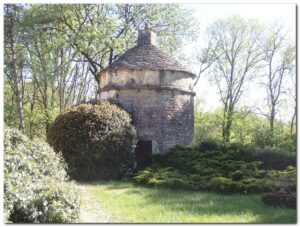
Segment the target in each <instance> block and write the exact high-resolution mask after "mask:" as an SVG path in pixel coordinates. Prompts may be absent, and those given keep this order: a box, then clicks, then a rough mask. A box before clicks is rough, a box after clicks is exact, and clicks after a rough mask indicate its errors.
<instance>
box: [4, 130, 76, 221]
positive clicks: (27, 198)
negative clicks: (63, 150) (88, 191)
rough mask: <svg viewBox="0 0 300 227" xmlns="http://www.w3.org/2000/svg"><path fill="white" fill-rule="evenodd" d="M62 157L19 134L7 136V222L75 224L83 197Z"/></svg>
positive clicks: (6, 131)
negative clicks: (69, 178)
mask: <svg viewBox="0 0 300 227" xmlns="http://www.w3.org/2000/svg"><path fill="white" fill-rule="evenodd" d="M65 168H66V165H65V163H64V161H63V159H62V157H61V155H59V154H56V153H55V152H54V151H53V150H52V149H51V147H50V146H49V145H48V144H47V143H44V142H40V141H38V140H33V141H31V140H29V139H28V138H27V137H25V136H24V135H22V134H21V133H20V132H19V131H17V130H13V129H8V128H6V129H5V132H4V220H5V222H13V223H74V222H76V221H78V217H79V194H78V191H77V190H76V188H75V184H74V183H72V182H69V181H68V176H67V174H66V171H65Z"/></svg>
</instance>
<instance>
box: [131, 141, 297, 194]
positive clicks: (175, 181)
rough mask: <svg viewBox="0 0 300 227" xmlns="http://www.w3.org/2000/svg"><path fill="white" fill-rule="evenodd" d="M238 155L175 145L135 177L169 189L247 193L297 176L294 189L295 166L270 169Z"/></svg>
mask: <svg viewBox="0 0 300 227" xmlns="http://www.w3.org/2000/svg"><path fill="white" fill-rule="evenodd" d="M237 157H238V155H237V154H236V153H234V152H222V151H206V152H200V151H199V150H198V149H197V148H195V147H184V146H175V147H174V148H172V149H171V151H170V152H169V153H167V154H164V155H156V156H154V163H155V164H154V165H153V166H152V167H149V168H146V169H145V170H143V171H140V172H139V173H138V174H137V176H135V177H134V180H135V182H137V183H142V184H147V185H156V186H165V187H170V188H187V189H191V190H208V191H215V192H221V193H236V192H237V193H244V194H247V193H256V192H270V191H274V190H275V185H274V180H275V179H277V178H287V177H288V178H289V179H294V181H291V183H292V186H291V187H292V189H295V187H296V180H295V179H296V171H295V167H292V166H291V167H288V169H287V170H286V171H275V170H273V171H268V170H264V169H261V168H260V165H261V162H259V161H252V162H246V161H243V160H237Z"/></svg>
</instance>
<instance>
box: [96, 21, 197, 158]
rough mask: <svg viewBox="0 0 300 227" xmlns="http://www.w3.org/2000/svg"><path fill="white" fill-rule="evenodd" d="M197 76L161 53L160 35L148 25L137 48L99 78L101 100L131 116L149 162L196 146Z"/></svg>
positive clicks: (105, 70) (129, 51) (141, 149)
mask: <svg viewBox="0 0 300 227" xmlns="http://www.w3.org/2000/svg"><path fill="white" fill-rule="evenodd" d="M195 76H196V75H195V74H193V73H191V72H190V71H188V70H187V69H185V68H184V67H182V66H181V65H180V64H179V63H178V62H177V61H176V60H175V59H173V58H172V56H170V54H168V53H166V52H164V51H162V50H161V49H159V47H158V46H157V43H156V34H155V33H154V32H153V31H151V30H149V29H148V27H147V26H146V28H145V29H144V30H140V31H139V34H138V40H137V45H136V46H135V47H133V48H131V49H129V50H128V51H127V52H126V53H124V54H123V55H121V56H120V57H119V58H118V59H117V60H116V61H115V62H113V63H112V64H111V65H110V66H108V67H107V68H106V69H104V70H102V71H101V72H100V73H99V74H98V78H99V86H100V99H101V100H105V99H113V100H115V101H117V102H118V103H120V104H121V105H122V106H123V108H124V109H126V110H127V111H128V112H129V113H130V114H131V116H132V118H133V123H134V125H135V127H136V131H137V137H138V143H137V148H136V151H139V152H144V154H143V155H144V156H145V157H146V158H147V154H148V156H149V155H150V156H151V155H152V154H155V153H163V152H167V151H168V149H169V148H171V147H172V146H174V145H177V144H178V145H179V144H180V145H189V144H191V143H192V141H193V135H194V102H193V97H194V95H195V93H194V92H193V85H192V82H193V79H194V78H195ZM145 157H144V158H145ZM146 158H145V159H146Z"/></svg>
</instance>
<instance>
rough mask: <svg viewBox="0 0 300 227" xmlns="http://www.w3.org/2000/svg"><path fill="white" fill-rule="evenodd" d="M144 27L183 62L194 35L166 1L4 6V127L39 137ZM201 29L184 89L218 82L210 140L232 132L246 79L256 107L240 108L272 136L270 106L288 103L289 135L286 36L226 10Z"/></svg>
mask: <svg viewBox="0 0 300 227" xmlns="http://www.w3.org/2000/svg"><path fill="white" fill-rule="evenodd" d="M145 23H147V24H149V27H150V28H151V29H152V30H154V31H155V32H157V34H158V43H159V45H160V47H161V48H162V49H164V50H167V51H169V52H171V53H172V54H173V55H175V56H177V57H178V58H179V59H184V58H185V59H186V58H187V56H182V55H180V50H181V48H182V47H183V45H184V44H185V43H186V42H189V41H193V40H195V39H196V38H197V36H198V32H199V23H198V21H197V20H196V19H195V18H194V16H193V13H192V12H191V10H188V9H186V8H184V7H183V6H181V5H176V4H70V5H66V4H59V5H54V4H33V5H30V4H6V5H4V29H5V33H4V34H5V35H4V74H5V83H4V93H5V96H4V114H5V124H6V125H8V126H11V127H16V128H19V129H20V130H21V131H23V132H24V133H26V134H27V135H29V136H30V137H31V138H32V137H34V136H42V135H45V132H46V131H47V130H48V128H49V124H50V123H51V122H52V121H53V119H54V118H55V117H56V116H57V115H58V114H59V113H61V112H63V111H64V109H65V108H66V107H68V106H70V105H75V104H79V103H81V102H85V101H88V100H90V99H97V97H98V96H97V94H98V93H99V88H98V82H99V81H97V80H98V79H97V74H98V72H100V71H101V70H102V69H104V68H105V67H107V66H108V65H110V64H111V63H112V62H114V61H115V60H116V59H117V58H118V56H120V54H122V53H124V52H125V51H126V50H127V49H129V48H131V47H132V46H134V45H135V40H136V34H137V32H136V31H137V30H139V29H142V28H143V27H144V24H145ZM205 35H206V43H205V47H204V48H202V49H196V50H195V52H196V54H197V58H196V59H195V60H196V61H197V65H198V66H199V71H198V76H197V78H196V79H195V82H194V85H197V83H198V82H199V81H201V79H202V78H203V77H207V78H209V79H210V80H211V81H212V82H213V83H214V84H215V85H216V86H217V88H218V93H219V97H220V101H221V102H222V110H218V111H219V113H221V116H220V117H219V118H218V120H217V121H216V122H218V127H219V129H221V133H220V135H219V134H218V137H219V138H221V139H222V140H223V141H225V142H229V141H230V140H231V139H232V138H234V136H233V135H232V133H233V131H234V128H235V125H236V124H237V123H238V122H239V121H240V120H238V119H240V118H239V117H238V116H239V115H240V113H241V107H245V105H244V104H243V101H241V99H242V98H247V97H246V95H247V92H246V86H247V85H250V86H251V84H259V86H261V87H264V89H265V97H264V98H265V105H264V106H263V108H262V107H259V106H251V107H247V110H246V111H244V110H243V111H244V113H247V114H248V115H249V114H250V115H255V116H261V117H263V118H264V119H265V120H266V121H267V122H268V125H267V126H265V127H267V129H268V130H267V133H268V135H269V137H270V138H271V139H270V140H274V139H275V138H277V137H276V135H277V134H276V133H277V131H276V130H277V125H278V122H279V119H278V117H277V116H278V111H279V110H280V108H282V107H281V104H282V103H284V102H289V103H290V105H292V108H291V109H293V114H292V116H291V119H290V120H289V134H290V135H294V134H295V133H296V132H295V124H296V72H295V41H294V40H293V37H292V36H291V35H290V33H289V32H288V31H287V29H286V28H285V27H284V26H283V25H281V24H280V23H273V24H262V23H260V22H259V21H257V20H254V19H253V20H246V19H244V18H242V17H240V16H231V17H229V18H227V19H222V20H218V21H215V22H213V23H212V24H210V25H209V26H208V28H207V31H206V34H205ZM243 111H242V112H243ZM198 115H200V116H202V115H203V116H204V115H205V116H206V114H204V113H201V111H198V113H196V119H195V124H196V125H197V124H200V125H201V124H202V125H205V122H200V123H199V122H198V121H199V118H197V116H198ZM212 116H214V113H212ZM261 117H260V118H257V117H254V118H253V122H254V121H259V120H257V119H261ZM284 125H285V126H284V127H285V128H286V127H287V123H284ZM196 130H197V127H196ZM235 134H236V133H235Z"/></svg>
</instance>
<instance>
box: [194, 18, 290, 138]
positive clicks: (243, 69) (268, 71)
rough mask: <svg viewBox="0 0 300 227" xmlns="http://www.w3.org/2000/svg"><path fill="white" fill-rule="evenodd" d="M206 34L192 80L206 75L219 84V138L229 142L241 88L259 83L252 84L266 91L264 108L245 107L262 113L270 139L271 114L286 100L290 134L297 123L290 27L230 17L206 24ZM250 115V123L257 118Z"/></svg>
mask: <svg viewBox="0 0 300 227" xmlns="http://www.w3.org/2000/svg"><path fill="white" fill-rule="evenodd" d="M206 36H207V40H208V42H207V46H206V47H205V48H203V49H202V51H201V53H200V56H199V59H200V62H201V64H200V71H199V74H198V77H197V79H196V82H195V84H196V83H197V82H198V80H199V78H200V77H201V76H203V75H205V76H208V77H210V79H211V81H212V82H213V83H214V84H215V85H216V86H217V88H218V93H219V97H220V100H221V102H222V105H223V109H222V118H221V119H222V120H221V122H220V124H221V126H222V127H221V128H222V133H221V136H220V137H221V138H222V139H223V141H225V142H229V141H230V139H231V133H232V131H233V130H232V128H233V124H234V123H235V121H238V120H240V119H238V118H239V117H238V114H239V112H240V109H241V107H244V108H245V107H246V106H245V104H244V103H242V102H241V97H244V96H245V95H247V93H246V89H247V88H245V86H246V85H247V84H248V85H250V86H258V85H257V83H259V86H261V87H263V88H264V90H265V97H261V99H262V100H263V99H265V102H264V103H263V107H261V106H260V107H259V106H248V107H247V111H246V112H247V113H248V114H255V115H259V116H263V117H264V118H265V119H266V120H267V121H268V124H269V126H267V127H266V128H267V129H268V130H267V131H266V130H264V132H265V134H268V135H269V138H270V140H271V141H272V140H274V139H275V135H274V133H275V132H274V131H275V124H276V121H279V120H280V119H277V118H276V117H277V115H278V112H279V110H280V108H281V107H280V105H281V104H282V103H283V102H289V104H290V105H292V108H291V109H293V114H292V117H291V120H290V131H289V132H290V134H291V135H293V134H294V133H295V131H294V130H295V121H296V83H295V81H296V72H295V53H296V51H295V41H294V40H293V38H294V37H292V36H291V34H290V31H288V30H287V29H286V28H285V27H284V25H283V24H280V23H279V22H274V23H272V24H262V23H260V22H259V21H257V20H253V19H252V20H246V19H244V18H242V17H240V16H232V17H229V18H227V19H222V20H219V21H216V22H214V23H213V24H211V25H210V26H209V27H208V29H207V32H206ZM205 73H206V74H205ZM249 98H251V97H248V99H249ZM237 107H240V108H237ZM252 119H253V123H254V124H255V121H258V119H257V118H252ZM245 127H246V126H245ZM257 133H258V132H257Z"/></svg>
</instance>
